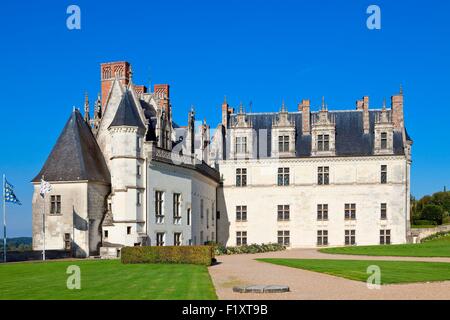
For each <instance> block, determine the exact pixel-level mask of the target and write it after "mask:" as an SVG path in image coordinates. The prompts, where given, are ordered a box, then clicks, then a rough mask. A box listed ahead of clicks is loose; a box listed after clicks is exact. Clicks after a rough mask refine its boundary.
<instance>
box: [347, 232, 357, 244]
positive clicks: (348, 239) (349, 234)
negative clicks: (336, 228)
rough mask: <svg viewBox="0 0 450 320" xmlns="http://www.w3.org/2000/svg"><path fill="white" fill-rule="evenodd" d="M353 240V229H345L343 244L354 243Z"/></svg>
mask: <svg viewBox="0 0 450 320" xmlns="http://www.w3.org/2000/svg"><path fill="white" fill-rule="evenodd" d="M354 244H356V241H355V230H345V245H346V246H349V245H354Z"/></svg>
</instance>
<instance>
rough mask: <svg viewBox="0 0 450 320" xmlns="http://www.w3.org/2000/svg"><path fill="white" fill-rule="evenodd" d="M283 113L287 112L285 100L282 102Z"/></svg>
mask: <svg viewBox="0 0 450 320" xmlns="http://www.w3.org/2000/svg"><path fill="white" fill-rule="evenodd" d="M281 112H286V106H285V105H284V99H283V101H282V102H281Z"/></svg>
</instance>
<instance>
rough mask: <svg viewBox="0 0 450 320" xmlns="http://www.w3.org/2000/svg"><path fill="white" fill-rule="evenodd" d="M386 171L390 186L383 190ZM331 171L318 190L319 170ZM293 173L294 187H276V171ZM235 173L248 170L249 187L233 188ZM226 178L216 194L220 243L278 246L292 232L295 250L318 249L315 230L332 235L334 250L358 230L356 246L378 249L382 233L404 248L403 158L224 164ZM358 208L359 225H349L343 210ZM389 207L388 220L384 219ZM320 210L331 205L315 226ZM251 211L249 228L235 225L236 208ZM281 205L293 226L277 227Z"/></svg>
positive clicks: (405, 199)
mask: <svg viewBox="0 0 450 320" xmlns="http://www.w3.org/2000/svg"><path fill="white" fill-rule="evenodd" d="M381 165H387V168H388V183H387V184H380V167H381ZM319 166H328V167H329V168H330V184H329V185H317V167H319ZM279 167H289V168H290V185H289V186H278V185H277V169H278V168H279ZM236 168H247V184H248V186H247V187H236V186H235V171H236ZM219 169H220V172H221V174H222V175H223V177H224V183H223V188H219V190H218V203H219V206H218V210H219V211H220V220H219V238H218V240H219V242H221V243H224V244H226V245H235V242H236V231H247V242H248V243H249V244H250V243H268V242H276V241H277V231H278V230H289V231H290V242H291V246H292V247H315V246H316V242H317V230H328V242H329V245H330V246H341V245H344V239H345V238H344V230H345V229H355V230H356V244H357V245H376V244H379V232H380V229H381V228H385V229H390V230H391V242H392V243H405V242H406V231H407V227H406V226H407V224H409V221H407V220H409V218H408V213H407V199H408V189H407V179H406V159H405V157H404V156H380V157H358V158H334V157H333V158H308V159H299V158H297V159H278V160H277V159H266V160H247V161H244V160H242V161H233V160H227V161H221V162H219ZM346 203H355V204H356V220H355V221H345V219H344V206H345V204H346ZM381 203H387V220H381V219H380V214H381V213H380V206H381ZM317 204H328V216H329V219H328V221H325V222H320V221H317ZM237 205H246V206H247V222H236V212H235V211H236V206H237ZM277 205H290V221H288V222H278V221H277Z"/></svg>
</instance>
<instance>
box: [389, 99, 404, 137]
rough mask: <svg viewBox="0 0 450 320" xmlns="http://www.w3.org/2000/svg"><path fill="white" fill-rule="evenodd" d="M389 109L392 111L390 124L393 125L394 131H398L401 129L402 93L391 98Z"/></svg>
mask: <svg viewBox="0 0 450 320" xmlns="http://www.w3.org/2000/svg"><path fill="white" fill-rule="evenodd" d="M391 109H392V123H393V124H394V130H395V131H400V130H402V129H403V121H404V119H403V92H402V91H400V93H399V94H397V95H394V96H392V97H391Z"/></svg>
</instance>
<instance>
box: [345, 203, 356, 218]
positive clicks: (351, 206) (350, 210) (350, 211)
mask: <svg viewBox="0 0 450 320" xmlns="http://www.w3.org/2000/svg"><path fill="white" fill-rule="evenodd" d="M344 211H345V220H355V219H356V204H355V203H346V204H345V208H344Z"/></svg>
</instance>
